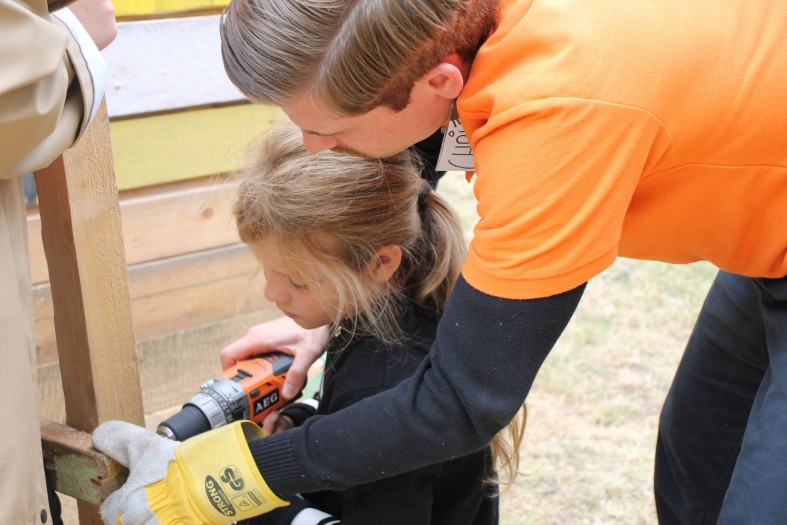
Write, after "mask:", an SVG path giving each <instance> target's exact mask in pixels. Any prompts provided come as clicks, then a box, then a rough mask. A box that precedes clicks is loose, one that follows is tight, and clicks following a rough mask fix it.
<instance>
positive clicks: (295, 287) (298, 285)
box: [287, 277, 309, 290]
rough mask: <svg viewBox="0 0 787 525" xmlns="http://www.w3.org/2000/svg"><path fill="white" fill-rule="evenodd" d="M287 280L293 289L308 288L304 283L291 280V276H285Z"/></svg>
mask: <svg viewBox="0 0 787 525" xmlns="http://www.w3.org/2000/svg"><path fill="white" fill-rule="evenodd" d="M287 280H288V281H289V282H290V286H292V287H293V288H294V289H295V290H306V289H308V288H309V286H308V285H306V284H301V283H296V282H295V281H293V280H292V277H287Z"/></svg>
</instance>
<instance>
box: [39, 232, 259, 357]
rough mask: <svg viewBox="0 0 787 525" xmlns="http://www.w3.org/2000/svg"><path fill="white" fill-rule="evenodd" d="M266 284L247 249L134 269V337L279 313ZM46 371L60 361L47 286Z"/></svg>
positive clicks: (42, 310) (43, 300)
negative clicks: (261, 313)
mask: <svg viewBox="0 0 787 525" xmlns="http://www.w3.org/2000/svg"><path fill="white" fill-rule="evenodd" d="M264 286H265V280H264V278H263V277H262V274H261V273H260V272H258V266H257V262H256V260H255V259H254V257H253V255H252V254H251V252H250V251H249V250H248V248H247V247H246V246H245V245H243V244H236V245H232V246H228V247H224V248H216V249H213V250H207V251H204V252H199V253H194V254H188V255H184V256H180V257H175V258H171V259H165V260H161V261H154V262H150V263H144V264H141V265H137V266H133V267H131V268H129V293H130V298H131V311H132V318H133V321H134V332H135V334H136V337H137V340H139V341H144V340H147V339H150V338H153V337H158V336H163V335H166V334H169V333H172V332H177V331H181V330H186V329H190V328H193V327H195V326H201V325H204V324H209V323H215V322H218V321H221V320H225V319H229V318H232V317H236V316H239V315H244V314H247V313H250V312H254V311H262V310H267V309H271V310H273V309H274V306H273V305H271V304H270V303H269V302H268V301H267V300H266V299H265V298H264V296H263V289H264ZM34 306H35V323H36V348H37V351H38V364H39V365H40V366H43V365H46V364H49V363H52V362H54V361H56V360H57V349H56V343H55V338H54V324H53V317H52V301H51V296H50V293H49V286H48V285H47V284H44V285H39V286H36V287H35V288H34Z"/></svg>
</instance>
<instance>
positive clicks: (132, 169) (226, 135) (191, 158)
mask: <svg viewBox="0 0 787 525" xmlns="http://www.w3.org/2000/svg"><path fill="white" fill-rule="evenodd" d="M284 118H285V116H284V113H282V112H281V110H279V109H278V108H273V107H268V106H262V105H258V104H243V105H239V106H226V107H221V108H204V109H195V110H191V111H184V112H180V113H169V114H164V115H154V116H147V117H144V118H139V119H129V120H118V121H114V122H112V125H111V133H112V149H113V151H114V153H115V174H116V180H117V186H118V189H119V190H127V189H132V188H141V187H144V186H151V185H154V184H162V183H166V182H174V181H179V180H186V179H191V178H195V177H203V176H207V175H214V174H219V173H226V172H230V171H233V170H235V169H237V168H239V167H240V166H242V165H243V162H244V156H246V154H247V146H248V143H249V141H251V140H252V139H254V138H256V137H257V136H259V134H260V133H262V132H263V131H265V130H266V129H268V128H270V127H271V126H272V125H273V124H274V123H276V122H280V121H282V120H284Z"/></svg>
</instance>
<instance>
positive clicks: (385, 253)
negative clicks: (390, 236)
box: [367, 244, 402, 283]
mask: <svg viewBox="0 0 787 525" xmlns="http://www.w3.org/2000/svg"><path fill="white" fill-rule="evenodd" d="M401 263H402V248H401V247H399V246H397V245H396V244H386V245H385V246H383V247H382V248H380V249H379V250H377V253H375V254H374V257H372V261H371V262H370V263H369V266H368V267H367V271H368V272H369V274H370V275H371V277H372V279H374V280H375V281H377V282H378V283H385V282H388V281H389V280H390V279H391V277H393V274H394V273H396V270H398V269H399V265H400V264H401Z"/></svg>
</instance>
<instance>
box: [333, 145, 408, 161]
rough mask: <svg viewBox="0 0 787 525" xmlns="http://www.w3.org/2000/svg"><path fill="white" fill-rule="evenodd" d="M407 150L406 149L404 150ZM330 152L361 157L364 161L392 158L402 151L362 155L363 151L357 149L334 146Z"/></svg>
mask: <svg viewBox="0 0 787 525" xmlns="http://www.w3.org/2000/svg"><path fill="white" fill-rule="evenodd" d="M405 149H407V148H405ZM331 151H333V152H334V153H343V154H345V155H353V156H356V157H363V158H365V159H384V158H386V157H393V156H395V155H398V154H399V153H401V152H402V151H404V150H401V151H387V152H381V153H364V152H363V151H358V150H357V149H353V148H348V147H347V146H336V147H335V148H331Z"/></svg>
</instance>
